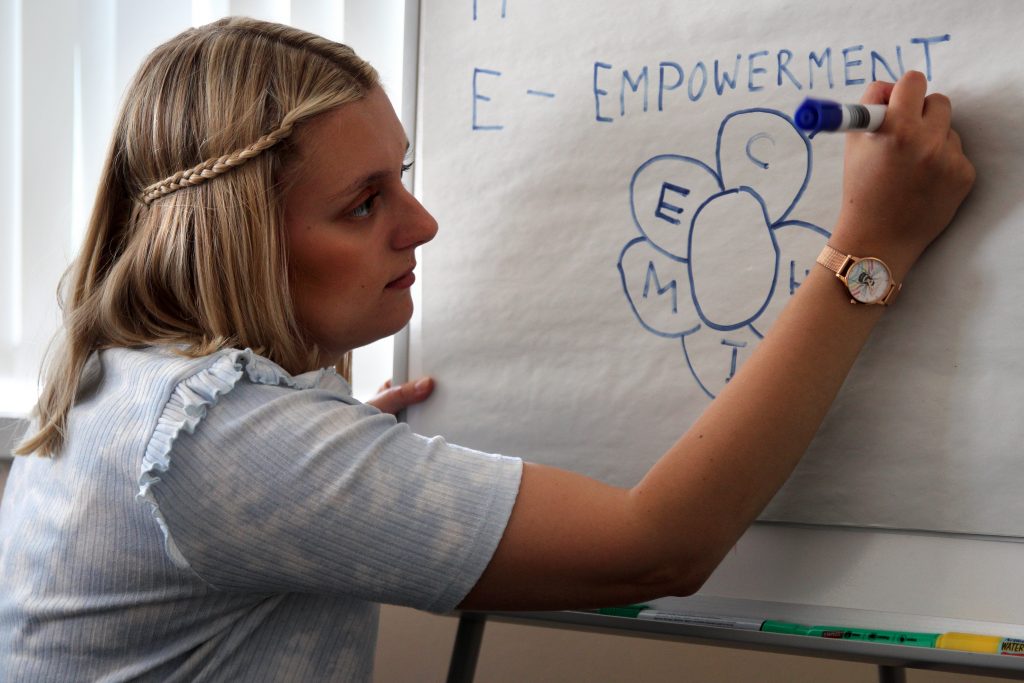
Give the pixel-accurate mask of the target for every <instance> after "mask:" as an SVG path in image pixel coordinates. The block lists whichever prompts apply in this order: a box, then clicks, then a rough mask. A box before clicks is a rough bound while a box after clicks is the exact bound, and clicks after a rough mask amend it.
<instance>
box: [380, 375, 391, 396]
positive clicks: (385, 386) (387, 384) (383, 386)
mask: <svg viewBox="0 0 1024 683" xmlns="http://www.w3.org/2000/svg"><path fill="white" fill-rule="evenodd" d="M390 388H391V380H390V379H389V380H387V381H386V382H384V384H381V385H380V389H377V393H378V394H383V393H384V392H385V391H387V390H388V389H390Z"/></svg>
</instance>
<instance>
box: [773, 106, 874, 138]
mask: <svg viewBox="0 0 1024 683" xmlns="http://www.w3.org/2000/svg"><path fill="white" fill-rule="evenodd" d="M885 110H886V106H885V105H884V104H840V103H839V102H830V101H829V100H815V99H811V98H809V97H808V98H807V99H806V100H804V103H803V104H801V105H800V106H799V107H798V108H797V110H796V114H794V115H793V120H794V121H795V122H796V125H797V126H799V127H800V128H802V129H803V130H806V131H810V132H811V137H813V136H815V135H817V134H818V133H820V132H822V131H825V132H827V133H841V132H844V131H852V132H857V131H861V132H865V133H870V132H871V131H874V130H878V127H879V126H881V125H882V121H884V120H885Z"/></svg>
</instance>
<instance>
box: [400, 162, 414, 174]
mask: <svg viewBox="0 0 1024 683" xmlns="http://www.w3.org/2000/svg"><path fill="white" fill-rule="evenodd" d="M410 168H412V162H411V161H410V162H408V163H405V164H402V175H405V172H406V171H408V170H409V169H410Z"/></svg>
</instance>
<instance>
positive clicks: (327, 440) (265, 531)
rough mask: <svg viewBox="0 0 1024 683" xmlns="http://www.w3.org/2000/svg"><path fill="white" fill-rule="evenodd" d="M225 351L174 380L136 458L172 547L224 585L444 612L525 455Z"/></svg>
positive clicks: (478, 567)
mask: <svg viewBox="0 0 1024 683" xmlns="http://www.w3.org/2000/svg"><path fill="white" fill-rule="evenodd" d="M224 358H229V359H230V361H231V362H230V363H228V362H226V361H224V360H223V359H221V362H219V364H218V363H215V364H213V366H211V367H210V368H206V369H204V370H202V371H201V372H200V373H199V374H197V375H195V376H193V377H191V378H187V379H185V380H184V381H183V382H182V383H181V384H179V386H178V387H177V389H176V390H175V392H174V393H173V394H172V396H171V400H170V401H169V403H168V407H167V408H165V409H164V415H163V417H162V418H161V420H160V421H159V423H158V425H157V428H156V432H155V434H154V441H153V442H151V444H150V451H151V452H150V453H149V454H148V455H147V464H145V465H144V467H143V470H144V472H143V478H142V492H141V494H142V495H143V496H144V497H146V498H148V499H149V500H150V502H151V503H152V504H153V505H154V514H155V517H156V519H157V522H158V523H160V524H161V527H162V529H163V531H164V533H165V536H166V541H167V551H168V554H169V556H170V557H171V559H172V560H174V561H175V562H176V563H177V564H179V565H181V566H187V567H189V568H191V569H192V571H194V572H195V573H196V574H197V575H198V576H199V577H200V578H202V579H203V580H204V581H206V582H208V583H209V584H211V585H212V586H213V587H215V588H219V589H223V590H231V591H254V592H304V593H325V594H344V595H348V596H352V597H357V598H361V599H366V600H371V601H375V602H386V603H392V604H401V605H408V606H412V607H417V608H420V609H426V610H430V611H437V612H444V611H449V610H451V609H453V608H454V607H455V606H456V605H457V604H458V603H459V602H460V601H461V600H462V598H463V597H464V596H465V595H466V594H467V593H468V592H469V590H470V589H471V588H472V587H473V585H474V584H475V583H476V581H477V579H478V578H479V576H480V575H481V574H482V572H483V570H484V568H485V567H486V566H487V563H488V562H489V561H490V558H491V556H492V555H493V553H494V550H495V548H496V547H497V544H498V541H499V540H500V538H501V535H502V533H503V532H504V529H505V526H506V524H507V522H508V518H509V515H510V514H511V510H512V506H513V504H514V502H515V497H516V494H517V492H518V487H519V481H520V476H521V472H522V462H521V461H520V460H519V459H517V458H508V457H503V456H498V455H491V454H486V453H481V452H478V451H473V450H470V449H466V448H461V447H458V446H455V445H452V444H449V443H447V442H446V441H444V440H443V439H441V438H436V437H435V438H426V437H423V436H420V435H418V434H415V433H413V432H412V431H411V430H410V429H409V428H408V426H407V425H405V424H400V423H397V422H396V421H395V419H394V417H393V416H391V415H387V414H383V413H380V412H379V411H378V410H376V409H375V408H373V407H371V406H366V405H362V404H359V403H357V402H355V401H354V400H353V399H352V398H351V396H350V395H349V394H348V393H347V392H346V389H347V385H345V384H344V382H343V381H342V380H340V378H337V377H336V376H335V378H334V380H333V382H323V381H316V382H312V383H311V384H310V385H309V386H302V384H301V383H299V382H295V381H293V380H292V378H290V377H288V376H286V375H284V374H281V373H283V370H279V371H269V372H268V366H272V364H269V363H268V362H266V361H264V363H266V365H263V366H262V367H259V364H258V363H254V362H253V357H252V356H244V355H241V356H240V355H237V354H236V355H234V356H225V357H224ZM273 367H274V368H276V366H273ZM303 377H305V376H303Z"/></svg>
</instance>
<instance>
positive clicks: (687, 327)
mask: <svg viewBox="0 0 1024 683" xmlns="http://www.w3.org/2000/svg"><path fill="white" fill-rule="evenodd" d="M812 165H813V164H812V153H811V144H810V141H809V140H808V138H807V137H806V136H805V135H804V134H803V133H802V132H801V131H800V130H799V129H798V128H797V127H796V126H795V125H794V123H793V121H792V119H790V118H789V117H788V116H786V115H785V114H783V113H782V112H779V111H776V110H773V109H743V110H740V111H736V112H733V113H731V114H729V115H727V116H726V117H725V118H724V119H723V120H722V123H721V125H720V126H719V129H718V139H717V143H716V146H715V168H712V167H711V166H709V165H707V164H705V163H704V162H702V161H700V160H698V159H695V158H692V157H688V156H683V155H679V154H660V155H657V156H654V157H652V158H650V159H648V160H647V161H645V162H644V163H642V164H641V165H640V166H639V168H637V169H636V172H634V173H633V177H632V179H631V181H630V185H629V201H630V208H631V211H632V215H633V222H634V224H635V226H636V228H637V230H639V232H640V236H639V237H636V238H634V239H632V240H630V241H629V242H628V243H627V244H626V246H625V248H624V249H623V250H622V253H621V254H620V256H619V262H618V267H619V274H620V275H621V277H622V288H623V292H624V293H625V295H626V299H627V301H628V302H629V305H630V306H631V307H632V310H633V313H634V315H635V316H636V319H637V320H638V321H639V322H640V324H641V325H642V326H643V327H644V328H645V329H646V330H647V331H648V332H651V333H652V334H655V335H657V336H659V337H664V338H667V339H679V340H680V342H681V346H682V351H683V356H684V358H685V360H686V364H687V366H688V367H689V370H690V372H691V373H692V374H693V377H694V379H695V380H696V381H697V383H698V385H699V386H700V388H701V389H702V390H703V391H704V392H705V393H706V394H707V395H708V396H709V397H711V398H714V396H715V395H716V394H717V393H718V392H719V391H721V389H722V388H723V387H724V386H725V385H726V384H727V383H728V382H729V380H730V379H732V377H733V375H734V374H735V373H736V370H737V368H738V367H739V366H740V365H741V364H742V362H743V360H744V359H745V358H746V357H747V356H748V355H749V354H750V352H751V351H752V350H753V348H754V347H755V346H756V345H757V343H758V341H759V340H760V339H762V338H763V336H764V332H765V331H766V330H767V329H768V327H769V326H770V325H771V323H772V322H773V321H774V320H775V317H776V316H777V315H778V313H779V311H780V310H781V309H782V307H783V306H784V305H785V303H786V301H787V300H788V299H789V298H790V297H791V296H792V294H793V293H794V292H795V291H796V289H797V288H798V287H799V286H800V282H802V281H803V279H804V278H805V277H806V276H807V274H808V273H809V272H810V269H811V267H813V265H814V259H815V257H816V256H817V254H818V251H820V249H821V246H822V245H823V244H824V242H825V240H826V239H827V238H828V236H829V233H828V232H827V231H826V230H824V229H823V228H820V227H818V226H816V225H814V224H812V223H809V222H806V221H801V220H797V219H794V218H792V215H793V213H794V210H795V209H796V207H797V204H798V202H799V201H800V198H801V197H802V196H803V194H804V191H805V190H806V189H807V183H808V182H809V180H810V177H811V168H812Z"/></svg>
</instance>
